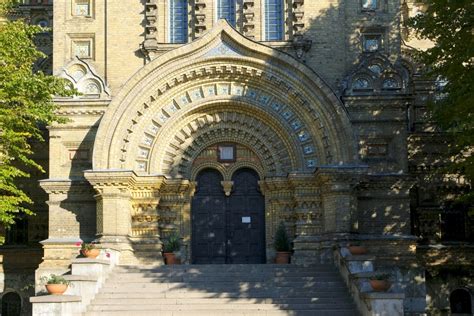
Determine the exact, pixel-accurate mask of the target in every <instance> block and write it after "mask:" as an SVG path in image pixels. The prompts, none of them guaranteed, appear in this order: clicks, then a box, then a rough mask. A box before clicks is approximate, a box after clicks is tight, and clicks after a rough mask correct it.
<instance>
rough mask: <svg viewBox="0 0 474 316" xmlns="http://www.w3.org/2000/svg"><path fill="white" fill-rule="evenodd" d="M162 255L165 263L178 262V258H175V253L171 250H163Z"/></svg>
mask: <svg viewBox="0 0 474 316" xmlns="http://www.w3.org/2000/svg"><path fill="white" fill-rule="evenodd" d="M163 256H164V257H165V263H166V264H180V261H181V260H179V259H177V258H176V255H175V254H174V253H172V252H164V253H163Z"/></svg>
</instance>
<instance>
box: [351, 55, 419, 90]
mask: <svg viewBox="0 0 474 316" xmlns="http://www.w3.org/2000/svg"><path fill="white" fill-rule="evenodd" d="M409 78H410V74H409V71H408V70H407V69H406V68H405V67H404V66H403V64H402V61H400V60H398V61H396V62H395V63H394V64H392V63H391V62H390V61H389V60H388V58H387V57H386V56H384V55H382V54H380V53H370V54H364V55H363V56H362V59H361V61H360V63H359V64H358V65H357V66H356V67H355V69H354V70H353V71H352V72H351V73H350V74H349V75H348V76H347V77H346V78H345V79H344V81H343V83H342V88H343V95H368V94H370V95H374V94H405V93H407V92H408V84H409Z"/></svg>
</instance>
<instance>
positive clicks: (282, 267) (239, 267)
mask: <svg viewBox="0 0 474 316" xmlns="http://www.w3.org/2000/svg"><path fill="white" fill-rule="evenodd" d="M116 269H117V271H130V270H156V271H180V270H181V271H183V270H185V271H190V272H193V271H212V272H215V271H243V272H245V271H249V270H260V271H272V270H274V271H298V270H299V271H336V269H335V267H334V266H332V265H325V264H320V265H311V266H300V265H293V264H208V265H206V264H203V265H199V264H193V265H185V264H181V265H179V264H178V265H157V266H153V265H119V266H117V267H116Z"/></svg>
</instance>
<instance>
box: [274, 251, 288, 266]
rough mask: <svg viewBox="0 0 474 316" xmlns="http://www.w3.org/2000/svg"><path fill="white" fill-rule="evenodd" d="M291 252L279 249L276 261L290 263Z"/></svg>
mask: <svg viewBox="0 0 474 316" xmlns="http://www.w3.org/2000/svg"><path fill="white" fill-rule="evenodd" d="M290 257H291V252H286V251H277V253H276V258H275V263H277V264H288V263H290Z"/></svg>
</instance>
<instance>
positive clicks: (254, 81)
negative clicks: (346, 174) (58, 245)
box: [86, 21, 357, 262]
mask: <svg viewBox="0 0 474 316" xmlns="http://www.w3.org/2000/svg"><path fill="white" fill-rule="evenodd" d="M225 144H234V145H235V146H236V147H235V148H234V149H235V153H236V156H235V157H231V158H232V159H228V160H227V161H225V160H226V158H225V157H219V156H218V153H217V152H218V151H217V149H216V148H217V147H216V148H214V147H215V146H220V145H225ZM213 146H214V147H213ZM228 150H229V149H228ZM228 153H229V152H228V151H227V154H228ZM356 157H357V155H356V142H355V141H354V135H353V134H352V128H351V125H350V121H349V118H348V115H347V113H346V111H345V109H344V107H343V106H342V104H341V102H340V100H339V99H338V98H337V97H336V96H335V95H334V94H333V93H332V91H331V90H330V89H329V88H328V86H327V85H326V84H325V83H324V82H323V81H322V80H321V79H320V78H319V77H318V76H317V75H316V74H315V73H314V72H313V71H312V70H311V69H309V68H307V67H306V66H305V65H304V64H301V63H300V62H299V61H297V60H295V59H293V58H292V57H290V56H289V55H286V54H284V53H282V52H279V51H277V50H274V49H272V48H270V47H267V46H264V45H261V44H258V43H255V42H253V41H251V40H249V39H247V38H245V37H243V36H241V35H240V34H239V33H238V32H236V31H235V30H234V29H233V28H232V27H231V26H229V25H228V24H227V22H225V21H220V22H219V23H218V24H217V26H216V27H215V28H214V29H213V30H211V31H210V32H208V33H207V34H206V35H204V36H203V37H201V38H200V39H199V40H197V41H195V42H193V43H190V44H188V45H185V46H182V47H180V48H178V49H176V50H173V51H171V52H169V53H166V54H164V55H162V56H160V57H158V58H157V59H155V60H153V61H151V62H150V63H149V64H147V65H146V66H145V67H143V68H142V69H141V70H140V71H139V72H137V73H136V74H135V75H134V76H133V77H132V78H131V79H130V80H129V81H128V82H127V83H126V84H125V85H124V87H123V88H122V89H121V91H120V92H119V93H118V94H117V95H116V96H115V97H114V100H113V102H112V103H111V104H110V106H109V108H108V109H107V111H106V113H105V115H104V117H103V119H102V120H101V122H100V126H99V129H98V132H97V136H96V142H95V144H94V154H93V170H91V171H88V172H86V178H87V179H88V180H89V182H91V183H92V184H93V185H94V187H95V188H96V189H97V191H98V192H99V195H98V197H97V200H98V207H97V210H98V212H97V217H98V218H97V223H98V227H97V230H98V231H97V233H98V235H99V236H101V240H102V241H103V242H113V243H117V242H118V241H119V242H120V243H121V244H122V246H123V247H124V251H129V252H130V253H131V254H132V255H131V257H136V256H137V253H139V252H140V251H137V250H136V248H137V247H139V245H140V244H141V243H144V244H147V245H149V244H150V243H152V241H153V240H156V241H157V243H159V240H160V236H161V238H165V237H166V235H167V234H169V233H171V232H172V231H178V232H179V233H180V235H181V236H182V237H183V242H184V247H183V252H184V253H185V254H184V256H185V257H186V258H187V259H186V260H191V258H198V257H199V256H193V255H192V252H193V251H194V252H196V251H197V250H196V249H195V247H194V244H193V242H192V241H191V238H193V234H192V231H198V232H199V229H198V228H197V227H194V228H193V226H192V225H194V224H192V223H195V222H193V221H192V219H191V213H192V212H191V204H192V203H191V201H192V200H193V196H194V195H195V193H196V192H197V193H196V194H197V197H199V198H201V197H200V195H199V194H201V192H202V191H201V190H200V188H199V181H197V187H196V181H195V180H196V176H198V174H200V171H201V170H206V168H214V169H216V170H219V172H220V173H221V174H222V175H223V180H222V181H223V183H224V184H225V186H226V187H224V188H223V190H224V191H225V190H226V188H227V189H229V188H230V187H231V186H232V182H233V181H234V182H238V181H240V180H241V179H240V178H239V177H240V176H239V175H242V174H246V176H243V177H244V178H245V179H246V180H245V181H243V182H242V183H243V184H239V186H238V187H236V188H235V190H236V191H235V192H234V193H235V194H234V195H232V194H230V195H229V196H226V199H227V200H228V201H237V200H238V199H239V196H240V199H241V198H242V196H243V194H240V193H239V192H247V191H246V190H253V191H252V192H254V193H255V192H257V191H258V195H257V194H256V195H255V196H256V197H257V196H258V199H261V200H262V201H263V199H264V200H265V203H263V202H262V203H260V202H258V203H257V204H258V205H265V206H264V210H261V209H260V208H261V207H260V206H259V207H260V208H259V209H258V212H260V213H261V214H264V222H265V223H264V224H262V226H261V227H264V229H263V230H262V231H259V232H258V233H257V234H263V235H262V236H263V237H262V238H261V239H259V240H262V243H263V240H264V241H265V242H266V245H265V246H264V247H265V249H266V254H265V253H264V254H263V255H262V251H260V250H259V255H252V254H250V255H249V254H248V253H250V252H251V251H247V252H248V253H247V254H246V255H245V256H243V257H246V258H247V259H241V258H240V257H239V256H234V257H232V255H230V256H228V255H227V254H224V255H225V257H224V259H222V258H221V259H219V260H224V261H226V260H227V261H232V262H236V261H238V260H244V261H245V260H247V261H248V262H249V261H259V260H264V258H265V257H267V259H268V260H270V259H269V258H270V257H271V253H272V246H271V242H272V238H273V233H274V228H275V227H276V226H277V225H278V223H279V222H280V221H284V222H287V223H288V225H287V227H288V229H289V231H290V232H291V233H292V234H300V235H302V234H307V235H314V234H318V233H321V232H323V231H324V230H325V229H326V228H327V229H330V230H333V231H334V230H336V229H339V228H336V226H341V227H343V226H344V225H346V226H347V221H348V219H347V217H344V216H343V217H337V223H336V219H335V217H334V216H333V217H334V218H331V219H329V220H325V219H324V216H325V211H324V210H323V208H322V207H323V204H324V203H323V201H322V200H321V197H320V188H318V186H317V185H316V184H315V183H314V172H315V170H316V169H317V168H326V167H334V166H344V165H348V164H349V165H354V164H356V160H357V158H356ZM241 168H246V169H242V170H247V171H245V172H244V171H237V170H239V169H241ZM249 168H250V169H249ZM249 170H254V172H256V173H258V178H259V179H260V180H259V181H258V182H255V181H253V182H252V181H250V180H249V179H251V178H252V176H251V172H250V171H249ZM241 172H243V173H241ZM233 175H235V177H237V178H236V179H235V180H234V179H233V178H232V177H233ZM254 175H256V174H254ZM252 179H254V180H255V179H256V178H252ZM324 179H326V178H324ZM324 181H327V179H326V180H324ZM250 182H252V184H251V185H250ZM239 183H240V182H239ZM256 183H257V184H258V185H257V184H256ZM251 188H252V189H251ZM196 189H197V191H196ZM303 189H304V190H303ZM229 190H230V189H229ZM256 190H257V191H256ZM301 190H302V191H301ZM230 192H232V191H230ZM226 193H228V192H226ZM247 193H248V192H247ZM239 194H240V195H239ZM197 197H196V196H195V197H194V199H195V201H197V200H196V199H197ZM246 201H247V200H246ZM196 203H197V202H196ZM232 203H234V202H231V204H232ZM235 203H240V202H235ZM242 203H243V204H245V203H247V202H245V201H244V202H242ZM249 203H250V202H249ZM109 208H113V209H114V212H108V211H107V209H109ZM203 208H205V206H202V207H201V209H203ZM256 210H257V209H256ZM244 211H245V212H251V211H252V210H246V209H245V210H244ZM244 211H238V212H237V211H236V214H239V215H238V216H237V215H235V216H236V217H239V218H240V222H241V224H243V223H242V221H244V220H245V221H246V220H247V217H248V216H246V215H245V214H244V213H245V212H244ZM203 212H208V210H205V209H203ZM239 212H240V213H239ZM260 213H259V214H260ZM252 216H253V215H252ZM252 216H251V221H253V220H254V219H253V217H252ZM331 216H332V215H331ZM124 218H129V219H130V220H128V221H127V220H124ZM236 222H237V220H236ZM110 223H113V224H110ZM196 223H197V222H196ZM341 223H342V224H341ZM244 224H248V223H244ZM202 225H204V224H202ZM226 225H227V224H226ZM344 227H345V226H344ZM344 229H345V228H344ZM235 234H237V235H238V234H240V233H239V232H238V231H237V230H236V231H235ZM259 236H260V235H259ZM241 239H242V238H240V239H239V240H241ZM128 241H130V242H128ZM127 243H128V246H127ZM130 245H131V246H130ZM137 245H138V246H137ZM234 245H237V243H234ZM242 247H243V248H245V247H247V248H248V249H249V247H254V248H255V247H257V248H259V247H261V245H260V243H258V245H250V244H246V245H244V246H242ZM243 248H242V249H243ZM259 249H260V248H259ZM226 251H228V250H225V251H224V253H225V252H226ZM232 251H235V252H236V253H240V252H241V250H237V248H236V247H234V248H233V250H232ZM203 256H204V257H206V255H203ZM259 256H260V257H259ZM237 257H239V258H237ZM249 258H251V259H249Z"/></svg>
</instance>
